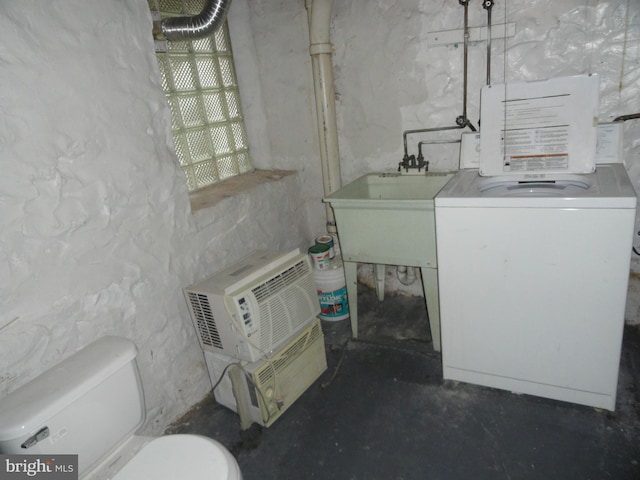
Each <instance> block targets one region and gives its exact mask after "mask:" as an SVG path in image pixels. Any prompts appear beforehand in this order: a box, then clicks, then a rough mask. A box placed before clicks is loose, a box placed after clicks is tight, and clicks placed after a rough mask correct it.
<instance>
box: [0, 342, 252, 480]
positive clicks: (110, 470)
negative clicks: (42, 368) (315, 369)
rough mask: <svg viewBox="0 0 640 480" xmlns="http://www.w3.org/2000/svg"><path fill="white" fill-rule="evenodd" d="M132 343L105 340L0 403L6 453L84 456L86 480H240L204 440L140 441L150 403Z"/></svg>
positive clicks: (228, 458) (224, 455)
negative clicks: (145, 398)
mask: <svg viewBox="0 0 640 480" xmlns="http://www.w3.org/2000/svg"><path fill="white" fill-rule="evenodd" d="M136 355H137V349H136V347H135V345H134V343H133V342H131V341H130V340H127V339H124V338H120V337H103V338H101V339H99V340H97V341H95V342H94V343H92V344H91V345H89V346H87V347H85V348H84V349H82V350H80V351H79V352H77V353H75V354H74V355H72V356H70V357H69V358H67V359H66V360H64V361H62V362H61V363H59V364H58V365H56V366H54V367H53V368H52V369H50V370H48V371H47V372H45V373H43V374H42V375H40V376H39V377H37V378H35V379H33V380H32V381H30V382H29V383H27V384H25V385H23V386H22V387H20V388H18V389H17V390H15V391H14V392H12V393H10V394H9V395H8V396H6V397H4V398H2V399H0V453H2V454H23V455H30V454H36V455H42V456H48V455H60V454H72V455H78V473H79V478H81V479H83V480H84V479H86V480H101V479H113V480H133V479H135V480H141V479H147V478H153V479H154V480H164V479H167V480H169V479H171V480H174V479H176V478H180V479H182V478H184V479H189V480H242V474H241V472H240V468H239V466H238V463H237V462H236V460H235V458H234V457H233V455H231V453H230V452H229V451H228V450H227V449H226V448H225V447H224V446H223V445H222V444H220V443H219V442H216V441H215V440H213V439H211V438H208V437H204V436H200V435H167V436H164V437H156V438H154V437H145V436H140V435H135V433H136V431H137V430H138V429H139V428H140V427H141V426H142V425H143V424H144V421H145V404H144V394H143V391H142V385H141V382H140V374H139V372H138V368H137V365H136V362H135V357H136Z"/></svg>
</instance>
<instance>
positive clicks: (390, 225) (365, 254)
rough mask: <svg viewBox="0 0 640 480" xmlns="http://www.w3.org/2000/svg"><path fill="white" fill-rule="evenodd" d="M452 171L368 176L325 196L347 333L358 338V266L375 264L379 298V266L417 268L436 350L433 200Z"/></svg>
mask: <svg viewBox="0 0 640 480" xmlns="http://www.w3.org/2000/svg"><path fill="white" fill-rule="evenodd" d="M454 173H455V172H428V173H425V174H422V175H402V174H400V173H370V174H367V175H365V176H363V177H360V178H359V179H357V180H355V181H354V182H352V183H350V184H348V185H346V186H344V187H343V188H341V189H340V190H337V191H335V192H334V193H332V194H331V195H329V196H327V197H326V198H325V199H324V200H323V201H324V202H328V203H330V204H331V207H332V208H333V212H334V215H335V219H336V224H337V228H338V236H339V238H340V250H341V254H342V259H343V260H344V271H345V277H346V283H347V295H348V297H349V314H350V317H351V333H352V335H353V337H354V338H357V337H358V299H357V295H358V279H357V264H358V262H361V263H372V264H374V265H375V276H376V291H377V294H378V299H379V300H380V301H382V300H383V299H384V274H385V269H384V265H406V266H412V267H419V268H420V273H421V276H422V284H423V288H424V293H425V302H426V304H427V312H428V315H429V325H430V327H431V337H432V339H433V348H434V349H435V350H436V351H439V350H440V307H439V303H438V270H437V267H438V262H437V258H436V234H435V210H434V204H433V198H434V197H435V196H436V195H437V194H438V192H439V191H440V190H441V189H442V187H444V186H445V184H446V183H447V182H448V181H449V180H450V179H451V177H453V175H454Z"/></svg>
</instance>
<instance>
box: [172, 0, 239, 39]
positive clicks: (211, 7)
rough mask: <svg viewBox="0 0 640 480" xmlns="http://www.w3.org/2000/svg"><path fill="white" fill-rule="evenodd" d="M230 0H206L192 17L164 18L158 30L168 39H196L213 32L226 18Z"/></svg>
mask: <svg viewBox="0 0 640 480" xmlns="http://www.w3.org/2000/svg"><path fill="white" fill-rule="evenodd" d="M229 5H231V0H207V2H206V4H205V6H204V8H203V9H202V11H201V12H200V13H199V14H198V15H194V16H193V17H174V18H165V19H164V20H162V21H161V22H160V31H161V32H162V35H163V36H164V38H166V39H167V40H169V41H173V42H175V41H180V40H197V39H198V38H204V37H207V36H209V35H211V34H212V33H214V32H215V31H216V30H217V29H218V27H219V26H220V25H222V24H223V23H224V19H225V18H227V12H228V11H229Z"/></svg>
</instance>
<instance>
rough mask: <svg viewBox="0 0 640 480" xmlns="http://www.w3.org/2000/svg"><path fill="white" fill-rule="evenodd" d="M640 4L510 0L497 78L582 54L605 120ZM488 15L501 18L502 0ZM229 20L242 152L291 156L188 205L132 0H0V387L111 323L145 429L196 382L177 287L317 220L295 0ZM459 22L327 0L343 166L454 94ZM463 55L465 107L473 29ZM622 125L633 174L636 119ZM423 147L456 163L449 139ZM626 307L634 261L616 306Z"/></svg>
mask: <svg viewBox="0 0 640 480" xmlns="http://www.w3.org/2000/svg"><path fill="white" fill-rule="evenodd" d="M470 10H471V14H470V23H471V25H472V26H477V25H484V24H485V12H484V10H482V9H481V8H480V5H479V1H473V0H472V6H471V9H470ZM639 10H640V5H639V4H638V2H635V1H631V2H627V1H626V0H609V1H606V0H603V1H598V2H596V1H595V0H588V1H584V0H583V1H578V0H564V1H561V2H560V1H553V0H530V1H525V0H517V1H515V0H514V1H510V2H508V4H507V12H506V20H507V21H508V22H515V23H516V29H517V33H516V36H515V37H513V38H511V39H509V40H508V42H507V45H506V58H505V55H504V52H505V44H504V42H503V41H501V40H494V42H493V62H492V69H493V76H492V79H493V81H495V82H497V81H502V80H503V79H505V78H506V79H507V80H509V81H513V80H536V79H541V78H547V77H552V76H558V75H565V74H575V73H583V72H587V71H593V72H597V73H599V74H600V76H601V79H602V88H601V92H602V104H601V105H602V108H601V117H602V120H611V119H613V118H614V117H616V116H618V115H621V114H628V113H636V112H638V111H640V91H639V90H640V78H639V77H640V67H639V63H640V52H639V46H640V32H639V31H638V29H639V25H640V12H639ZM493 17H494V23H502V21H504V20H502V19H504V18H505V11H504V5H501V2H500V1H499V0H498V2H497V4H496V7H495V10H494V15H493ZM229 22H230V25H231V33H232V41H233V48H234V54H235V57H236V63H237V70H238V73H239V76H240V87H241V90H242V100H243V109H244V113H245V117H246V119H247V128H248V135H249V142H250V147H251V148H252V152H253V158H254V162H255V165H256V166H257V167H260V168H284V169H296V170H298V171H299V174H298V175H297V176H291V177H286V178H285V179H284V180H282V182H278V183H273V184H267V185H263V186H261V187H259V188H257V189H256V190H254V191H251V192H248V193H247V194H245V195H241V196H239V197H236V198H233V199H229V200H227V201H225V202H223V203H222V204H220V205H218V206H216V207H214V208H211V209H207V210H204V211H200V212H198V213H196V214H195V215H192V214H191V213H190V211H189V206H188V198H187V192H186V187H185V185H184V182H183V180H182V176H181V173H180V171H179V168H178V167H177V165H176V161H175V158H174V156H173V153H172V147H171V141H170V133H169V126H168V125H169V120H168V118H169V117H168V115H169V112H168V109H167V107H166V103H165V101H164V97H163V94H162V92H161V89H160V87H159V81H158V70H157V66H156V64H155V58H154V55H153V47H152V42H151V38H150V35H149V31H150V28H151V20H150V17H149V14H148V12H147V7H146V2H145V1H144V0H130V1H127V2H104V1H99V0H51V1H48V2H42V1H39V0H21V1H19V2H18V1H14V2H2V3H1V4H0V64H1V66H2V68H0V92H1V93H0V161H1V162H2V166H3V175H0V256H1V257H0V282H1V283H2V286H1V292H2V303H1V306H0V309H1V312H2V313H1V315H0V396H2V395H4V394H6V393H8V392H10V391H12V390H14V389H15V388H17V387H18V386H19V385H21V384H23V383H25V382H26V381H28V380H30V379H31V378H33V377H35V376H36V375H38V374H39V373H41V372H43V371H44V370H46V369H47V368H48V367H50V366H51V365H53V364H54V363H55V362H57V361H59V360H60V359H62V358H64V357H66V356H68V355H69V354H70V353H72V352H73V351H75V350H77V349H78V348H80V347H81V346H83V345H85V344H87V343H89V342H90V341H91V340H93V339H95V338H97V337H99V336H102V335H106V334H116V335H123V336H127V337H129V338H131V339H133V340H134V341H135V342H136V343H137V345H138V347H139V349H140V354H139V358H138V361H139V363H140V368H141V372H142V377H143V382H144V387H145V392H146V395H147V403H148V409H149V414H148V417H149V424H148V426H147V427H146V432H147V433H157V432H159V431H161V430H162V429H163V428H164V426H165V425H166V424H167V423H168V422H170V421H171V420H173V419H174V418H176V417H177V416H178V415H180V414H181V413H183V412H184V411H185V410H186V409H188V408H189V407H190V406H191V405H192V404H193V403H195V402H196V401H198V400H199V399H200V398H202V396H203V395H204V394H205V393H206V392H207V391H208V389H209V388H210V383H209V380H208V378H207V375H206V371H205V367H204V364H203V362H202V357H201V353H200V350H199V348H198V347H197V342H196V337H195V334H194V332H193V327H192V325H191V323H190V319H189V316H188V312H187V309H186V305H185V303H184V299H183V298H182V294H181V291H180V289H181V288H182V287H183V286H185V285H187V284H189V283H191V282H192V281H194V280H196V279H198V278H201V277H202V276H204V275H206V274H207V273H209V272H212V271H215V270H217V269H219V268H222V267H224V266H226V265H228V264H230V263H232V262H233V261H235V260H236V259H237V258H239V257H240V256H241V255H242V254H243V253H244V252H246V251H248V250H250V249H252V248H290V247H296V246H298V247H302V248H304V247H306V245H307V243H308V242H309V240H310V239H311V238H312V236H313V235H316V234H318V233H320V232H322V231H323V230H324V222H325V218H324V207H323V204H322V203H321V201H320V200H321V198H322V186H321V185H322V183H321V174H320V164H319V154H318V140H317V131H316V125H315V107H314V99H313V86H312V82H311V64H310V57H309V53H308V30H307V17H306V11H305V9H304V2H303V1H302V0H269V1H266V0H234V1H233V3H232V7H231V10H230V12H229ZM461 27H462V8H461V7H460V6H459V4H458V1H457V0H446V1H444V0H420V1H417V2H416V1H415V0H398V1H396V2H386V1H371V0H351V1H349V2H340V1H335V2H334V11H333V21H332V29H331V32H332V41H333V44H334V47H335V56H334V65H335V77H336V90H337V109H338V122H339V140H340V149H341V164H342V172H343V183H345V184H346V183H348V182H350V181H352V180H354V179H356V178H357V177H359V176H360V175H363V174H365V173H367V172H371V171H393V170H395V168H396V166H397V163H398V162H399V161H400V160H401V158H402V154H403V152H402V132H403V131H404V130H408V129H415V128H425V127H432V126H439V125H449V124H451V123H452V122H453V120H454V119H455V117H456V116H457V115H459V114H460V113H461V108H462V79H461V72H462V68H461V66H462V49H461V48H460V46H458V47H433V46H430V45H429V44H428V42H427V34H428V33H429V32H432V31H440V30H448V29H458V28H461ZM469 57H470V58H469V71H470V74H469V107H468V113H469V118H470V119H471V120H472V121H473V122H474V123H475V122H476V121H477V117H478V91H479V88H480V87H481V86H482V85H483V83H484V78H485V64H484V62H485V58H486V51H485V46H484V44H479V45H474V46H472V48H471V50H470V55H469ZM505 64H506V69H505V68H504V66H505ZM505 72H506V73H505ZM625 133H626V139H625V162H626V164H627V167H628V169H629V172H630V175H631V177H632V180H633V181H634V184H635V185H636V187H640V158H639V157H640V124H639V123H638V122H628V123H627V124H625ZM415 140H418V139H417V138H416V139H415ZM412 148H413V149H415V146H414V147H412ZM410 153H415V150H411V151H410ZM425 153H426V154H427V155H429V154H430V152H429V151H426V152H425ZM431 158H432V168H434V169H449V168H453V167H455V164H456V159H457V151H456V149H455V148H454V149H453V150H451V151H445V152H442V153H440V152H431ZM633 270H634V272H637V274H638V275H640V263H638V260H637V258H636V257H634V260H633ZM391 287H392V289H398V290H401V291H404V290H403V289H404V287H401V286H400V285H398V284H397V282H396V285H391ZM418 293H419V292H418ZM639 310H640V285H639V284H638V282H637V281H636V282H632V287H631V294H630V296H629V313H628V321H630V322H632V323H637V322H638V311H639Z"/></svg>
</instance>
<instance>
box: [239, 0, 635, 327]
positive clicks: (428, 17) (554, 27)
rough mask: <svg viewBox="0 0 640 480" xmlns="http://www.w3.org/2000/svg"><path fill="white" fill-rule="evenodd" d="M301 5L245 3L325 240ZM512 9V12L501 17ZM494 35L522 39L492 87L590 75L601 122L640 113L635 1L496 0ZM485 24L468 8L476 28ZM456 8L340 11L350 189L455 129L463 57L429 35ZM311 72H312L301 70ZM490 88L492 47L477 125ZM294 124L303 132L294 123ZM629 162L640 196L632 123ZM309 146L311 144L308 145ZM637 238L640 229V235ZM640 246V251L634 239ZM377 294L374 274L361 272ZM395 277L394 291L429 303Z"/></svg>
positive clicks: (502, 53) (440, 158) (512, 42)
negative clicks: (500, 30)
mask: <svg viewBox="0 0 640 480" xmlns="http://www.w3.org/2000/svg"><path fill="white" fill-rule="evenodd" d="M302 3H303V2H302V1H301V0H279V1H270V2H266V1H263V0H249V5H250V8H251V22H252V27H253V30H254V33H255V35H256V44H257V49H258V58H259V62H260V68H261V72H262V75H261V80H260V81H261V85H262V90H263V92H265V110H266V112H267V113H266V115H267V125H268V126H267V128H268V130H269V136H270V138H271V139H272V140H271V141H272V144H273V145H274V150H273V152H274V154H276V153H277V155H276V156H278V157H282V158H283V159H285V163H287V164H289V165H291V166H293V165H296V164H298V162H299V161H303V162H304V165H305V167H300V168H304V174H303V175H304V176H303V179H304V180H303V181H304V185H305V192H307V201H308V210H309V216H310V220H311V222H312V230H313V231H317V230H320V229H322V226H323V225H322V222H323V219H324V212H323V210H322V205H321V203H320V198H321V196H322V192H321V189H320V181H321V176H320V169H319V166H318V163H319V162H318V160H317V153H316V151H317V146H316V140H315V136H317V135H316V134H315V132H310V131H309V126H308V124H307V123H306V122H303V121H301V119H302V118H305V119H306V117H308V116H309V112H308V111H307V109H309V108H311V109H312V110H313V103H312V99H311V98H310V97H311V96H312V93H313V92H312V89H310V88H311V87H310V85H309V83H308V82H309V78H308V72H310V70H311V67H310V65H309V60H308V58H309V54H308V50H307V49H306V45H305V44H306V43H308V38H307V32H306V30H305V28H304V26H305V22H306V18H304V11H303V8H302ZM505 5H506V9H505ZM492 20H493V23H494V24H501V23H505V22H506V23H515V24H516V34H515V36H514V37H511V38H509V39H508V40H507V42H506V44H505V41H504V40H501V39H494V40H493V41H492V62H491V64H492V65H491V70H492V76H491V78H492V82H503V81H505V80H506V81H521V80H526V81H530V80H540V79H545V78H550V77H556V76H562V75H574V74H580V73H586V72H595V73H598V75H599V76H600V79H601V109H600V121H611V120H613V119H614V118H616V117H617V116H619V115H623V114H631V113H637V112H640V3H639V2H637V1H630V2H629V1H627V0H603V1H595V0H563V1H554V0H509V1H507V2H505V1H504V0H496V3H495V6H494V9H493V13H492ZM486 23H487V16H486V11H485V10H484V9H483V8H482V6H481V2H480V1H479V0H471V2H470V7H469V24H470V26H471V27H474V26H483V25H486ZM462 27H463V8H462V7H461V6H460V4H459V2H458V1H457V0H420V1H416V0H398V1H395V2H387V1H371V0H350V1H348V2H341V1H334V6H333V17H332V28H331V38H332V43H333V45H334V52H335V53H334V59H333V62H334V71H335V85H336V94H337V111H338V130H339V143H340V155H341V168H342V179H343V184H346V183H349V182H351V181H353V180H355V179H356V178H358V177H359V176H361V175H363V174H365V173H368V172H372V171H394V170H396V168H397V166H398V162H400V161H401V160H402V157H403V153H404V152H403V143H402V132H403V131H405V130H412V129H419V128H430V127H439V126H450V125H454V124H455V119H456V117H457V116H458V115H460V114H461V113H462V96H463V80H462V78H463V75H462V72H463V69H462V65H463V48H462V44H460V45H456V46H433V45H430V44H429V43H428V41H427V35H428V33H430V32H437V31H442V30H453V29H461V28H462ZM303 67H304V68H303ZM485 80H486V43H485V42H481V43H477V44H472V45H471V46H470V49H469V74H468V95H469V101H468V109H467V113H468V117H469V119H470V120H471V121H472V122H473V123H474V124H475V125H476V126H477V121H478V118H479V105H478V103H479V102H478V99H479V91H480V88H481V87H482V86H483V85H484V84H485ZM291 118H296V119H298V121H297V122H296V123H295V125H294V124H293V123H291V122H289V121H288V119H291ZM624 130H625V163H626V165H627V168H628V170H629V174H630V176H631V178H632V180H633V182H634V185H635V186H636V189H639V188H640V121H634V122H627V123H626V124H625V128H624ZM312 136H313V138H312ZM458 136H459V131H455V130H454V131H453V132H451V131H450V132H447V133H443V134H441V135H436V134H431V135H429V134H424V135H415V136H409V154H417V142H418V141H420V140H431V139H438V138H443V139H452V138H458ZM424 153H425V155H426V156H427V158H429V159H430V160H431V168H432V169H433V170H448V169H454V168H456V167H457V161H458V147H457V145H453V146H443V147H435V146H431V147H425V149H424ZM637 230H640V222H638V228H637ZM636 245H640V237H638V239H637V242H636ZM639 259H640V257H638V256H636V255H633V260H632V269H633V272H635V273H634V275H633V276H632V281H631V287H630V295H629V301H628V312H627V321H628V322H630V323H638V322H640V281H639V280H638V278H637V276H638V275H640V262H639V261H638V260H639ZM360 274H361V275H360V276H361V280H362V281H364V282H366V283H371V284H372V276H371V269H370V268H369V267H368V266H365V267H363V268H361V270H360ZM394 278H395V273H394V270H393V269H391V268H389V269H388V272H387V279H388V282H387V286H388V289H389V290H392V291H396V290H398V291H401V292H405V293H409V294H417V295H421V294H422V292H421V286H420V284H419V282H416V283H415V284H414V285H413V286H411V287H405V286H403V285H401V284H400V283H399V282H397V281H394Z"/></svg>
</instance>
